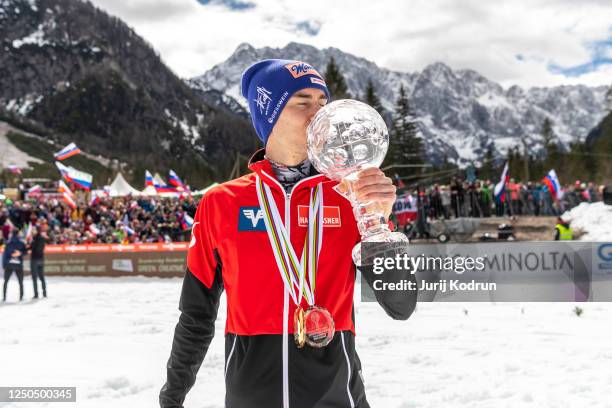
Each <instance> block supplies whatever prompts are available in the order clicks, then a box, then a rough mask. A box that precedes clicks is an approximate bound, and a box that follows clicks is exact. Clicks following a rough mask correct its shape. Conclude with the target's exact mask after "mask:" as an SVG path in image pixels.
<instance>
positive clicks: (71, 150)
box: [54, 142, 81, 160]
mask: <svg viewBox="0 0 612 408" xmlns="http://www.w3.org/2000/svg"><path fill="white" fill-rule="evenodd" d="M79 153H81V149H79V148H78V147H77V145H76V144H74V142H73V143H70V144H69V145H68V146H66V147H64V148H63V149H62V150H60V151H59V152H57V153H55V154H54V156H55V159H56V160H65V159H67V158H69V157H72V156H74V155H75V154H79Z"/></svg>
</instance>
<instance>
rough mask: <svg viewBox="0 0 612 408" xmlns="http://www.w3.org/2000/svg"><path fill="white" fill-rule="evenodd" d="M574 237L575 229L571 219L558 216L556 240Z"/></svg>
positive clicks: (567, 239)
mask: <svg viewBox="0 0 612 408" xmlns="http://www.w3.org/2000/svg"><path fill="white" fill-rule="evenodd" d="M573 239H574V231H572V227H570V223H569V221H567V220H565V219H563V217H558V218H557V225H555V241H571V240H573Z"/></svg>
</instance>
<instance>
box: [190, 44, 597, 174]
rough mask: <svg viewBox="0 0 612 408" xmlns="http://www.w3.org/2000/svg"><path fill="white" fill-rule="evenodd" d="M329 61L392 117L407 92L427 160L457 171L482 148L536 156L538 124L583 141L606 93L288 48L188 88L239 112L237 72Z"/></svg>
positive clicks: (242, 60)
mask: <svg viewBox="0 0 612 408" xmlns="http://www.w3.org/2000/svg"><path fill="white" fill-rule="evenodd" d="M331 57H333V58H334V59H335V60H336V63H337V64H338V65H339V67H340V69H341V72H342V74H343V75H344V77H345V79H346V82H347V85H348V87H349V91H350V92H351V94H352V95H354V96H355V95H363V94H364V93H365V88H366V84H367V82H368V80H372V82H373V83H374V86H375V87H376V91H377V93H378V96H379V97H380V99H381V102H382V104H383V106H384V108H385V109H387V110H388V111H389V112H391V111H392V110H393V106H394V102H395V100H396V98H397V95H398V91H399V88H400V85H404V87H405V88H406V89H407V90H408V92H409V95H410V98H411V102H412V106H413V108H414V110H415V112H416V114H417V117H418V120H419V126H420V129H421V132H422V134H423V136H424V142H425V147H426V150H427V152H428V155H429V156H430V158H433V159H438V160H439V159H441V158H443V157H448V158H451V159H455V160H456V161H457V162H458V163H468V162H470V161H476V162H478V161H479V159H481V158H482V156H483V154H484V152H485V151H486V149H487V148H488V147H489V146H492V147H493V148H494V149H495V151H496V152H497V154H498V155H503V154H505V153H506V152H507V150H508V149H509V148H512V147H515V146H518V145H522V139H523V138H525V142H526V143H527V145H528V146H529V148H530V149H531V150H532V152H534V153H537V152H538V150H539V149H540V148H541V146H542V143H541V136H540V131H541V129H542V124H543V122H544V119H545V118H549V119H550V120H552V122H553V128H554V131H555V133H556V135H557V137H558V140H559V143H560V144H562V145H564V146H568V145H569V143H571V142H574V141H578V140H579V141H584V139H585V138H586V135H587V134H588V132H589V131H590V130H591V129H592V128H593V127H594V126H595V125H596V124H597V123H598V122H599V121H600V120H601V119H602V118H603V116H604V115H605V111H604V103H603V101H604V94H605V90H606V89H605V87H596V88H589V87H586V86H559V87H554V88H530V89H522V88H520V87H518V86H513V87H511V88H509V89H504V88H502V87H501V86H500V85H499V84H497V83H495V82H493V81H491V80H489V79H487V78H485V77H483V76H482V75H480V74H478V72H476V71H473V70H453V69H451V68H450V67H448V66H447V65H445V64H443V63H434V64H431V65H429V66H427V67H426V68H425V69H423V71H421V72H414V73H405V72H396V71H391V70H388V69H385V68H381V67H378V66H377V65H376V64H375V63H373V62H371V61H368V60H365V59H363V58H359V57H357V56H354V55H351V54H348V53H345V52H342V51H341V50H339V49H336V48H326V49H322V50H320V49H317V48H314V47H312V46H309V45H304V44H297V43H290V44H288V45H287V46H286V47H283V48H269V47H265V48H259V49H256V48H253V47H252V46H250V45H249V44H242V45H240V46H239V47H238V48H237V49H236V51H235V52H234V53H233V54H232V55H231V56H230V57H229V58H228V59H227V60H226V61H224V62H223V63H221V64H219V65H217V66H215V67H213V68H212V69H210V70H209V71H207V72H206V73H204V74H203V75H201V76H199V77H197V78H193V79H191V80H190V81H189V84H190V86H192V87H197V88H198V89H206V90H216V91H220V92H223V93H224V94H225V95H226V96H229V97H231V98H233V99H235V100H236V101H237V102H238V103H240V104H242V105H243V106H245V103H246V101H244V98H242V97H241V96H240V89H239V86H240V76H241V74H242V72H243V71H244V69H245V68H246V67H248V66H249V65H250V64H252V63H253V62H255V61H257V60H260V59H263V58H286V59H298V60H304V61H308V62H309V63H311V64H313V65H314V66H316V67H318V68H320V69H321V70H323V69H324V67H325V66H326V65H327V63H328V61H329V59H330V58H331Z"/></svg>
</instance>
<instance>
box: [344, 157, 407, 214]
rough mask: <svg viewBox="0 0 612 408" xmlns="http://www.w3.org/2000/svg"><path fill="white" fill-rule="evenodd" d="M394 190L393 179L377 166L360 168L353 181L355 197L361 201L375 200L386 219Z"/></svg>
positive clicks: (393, 197)
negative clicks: (355, 179)
mask: <svg viewBox="0 0 612 408" xmlns="http://www.w3.org/2000/svg"><path fill="white" fill-rule="evenodd" d="M396 190H397V188H396V187H395V186H394V185H393V181H392V180H391V179H390V178H389V177H386V176H385V173H383V172H382V170H380V169H379V168H377V167H371V168H367V169H364V170H361V171H360V172H359V173H358V174H357V181H355V183H353V191H354V193H355V194H356V196H357V199H358V200H359V201H362V202H365V201H376V202H377V203H378V204H379V205H380V206H381V207H382V209H383V211H384V214H385V218H386V219H387V220H389V216H390V215H391V210H392V208H393V203H395V199H396V195H395V192H396Z"/></svg>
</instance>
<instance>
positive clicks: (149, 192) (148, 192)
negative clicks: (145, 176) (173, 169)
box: [142, 186, 157, 196]
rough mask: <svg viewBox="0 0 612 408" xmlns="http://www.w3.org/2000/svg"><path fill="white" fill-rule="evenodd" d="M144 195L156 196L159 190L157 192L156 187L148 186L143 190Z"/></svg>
mask: <svg viewBox="0 0 612 408" xmlns="http://www.w3.org/2000/svg"><path fill="white" fill-rule="evenodd" d="M142 194H143V195H148V196H156V195H157V190H155V187H153V186H146V187H145V189H144V190H142Z"/></svg>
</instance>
